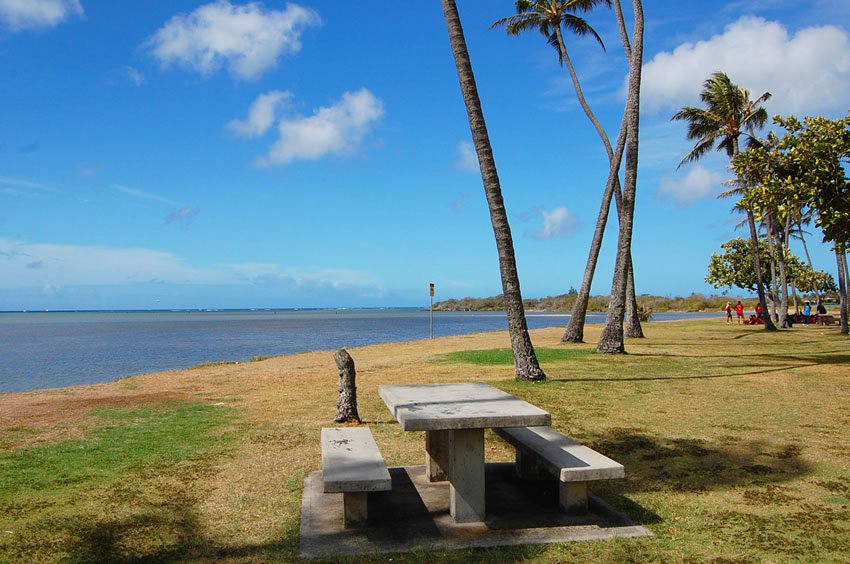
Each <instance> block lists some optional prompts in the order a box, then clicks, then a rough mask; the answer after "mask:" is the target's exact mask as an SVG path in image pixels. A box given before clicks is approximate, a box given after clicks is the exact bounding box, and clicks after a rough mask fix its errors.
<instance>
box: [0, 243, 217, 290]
mask: <svg viewBox="0 0 850 564" xmlns="http://www.w3.org/2000/svg"><path fill="white" fill-rule="evenodd" d="M0 256H3V257H5V258H3V259H2V260H0V272H2V276H0V287H3V288H15V287H23V286H36V287H45V286H48V285H51V286H54V287H59V286H71V285H108V284H130V283H147V282H149V281H151V280H165V281H168V282H172V283H180V284H185V283H224V282H227V281H232V280H233V276H232V275H230V274H228V273H227V272H225V271H215V270H213V269H203V268H193V267H191V266H188V265H187V264H186V263H185V262H184V261H182V260H181V259H179V258H178V257H176V256H175V255H173V254H171V253H167V252H161V251H155V250H151V249H145V248H140V247H129V248H128V247H122V248H118V247H100V246H86V245H67V244H56V243H29V242H24V241H10V240H3V239H0Z"/></svg>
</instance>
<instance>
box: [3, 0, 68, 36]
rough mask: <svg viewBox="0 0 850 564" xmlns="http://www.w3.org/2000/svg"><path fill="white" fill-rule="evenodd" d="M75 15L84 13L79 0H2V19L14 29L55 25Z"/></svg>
mask: <svg viewBox="0 0 850 564" xmlns="http://www.w3.org/2000/svg"><path fill="white" fill-rule="evenodd" d="M74 15H77V16H82V15H83V7H82V6H81V5H80V2H79V0H0V21H2V22H3V24H4V25H6V26H7V27H9V28H11V29H12V30H14V31H21V30H24V29H40V28H48V27H54V26H57V25H59V24H60V23H61V22H62V20H65V19H66V18H69V17H71V16H74Z"/></svg>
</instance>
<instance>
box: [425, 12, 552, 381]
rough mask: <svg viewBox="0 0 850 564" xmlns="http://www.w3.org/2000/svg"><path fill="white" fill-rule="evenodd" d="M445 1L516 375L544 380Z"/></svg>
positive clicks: (480, 115) (470, 80)
mask: <svg viewBox="0 0 850 564" xmlns="http://www.w3.org/2000/svg"><path fill="white" fill-rule="evenodd" d="M442 4H443V14H444V15H445V18H446V27H447V28H448V32H449V41H450V43H451V47H452V55H453V56H454V60H455V67H456V68H457V75H458V79H459V80H460V89H461V92H462V93H463V100H464V103H465V104H466V112H467V116H468V118H469V128H470V130H471V132H472V139H473V142H474V144H475V152H476V153H477V155H478V163H479V167H480V168H481V179H482V181H483V183H484V192H485V194H486V196H487V204H488V206H489V208H490V221H491V223H492V224H493V233H494V235H495V237H496V247H497V248H498V251H499V269H500V272H501V276H502V292H503V294H504V297H505V309H506V310H507V315H508V332H509V333H510V337H511V348H512V349H513V353H514V364H515V368H516V377H517V379H520V380H544V379H545V378H546V374H545V373H544V372H543V369H541V368H540V364H539V363H538V362H537V355H536V354H535V352H534V346H533V345H532V344H531V338H530V337H529V335H528V324H527V322H526V320H525V308H524V307H523V304H522V293H521V291H520V286H519V274H518V273H517V268H516V257H515V255H514V244H513V238H512V236H511V228H510V225H509V224H508V214H507V212H506V211H505V203H504V200H503V198H502V187H501V183H500V182H499V175H498V172H497V171H496V161H495V160H494V159H493V150H492V148H491V147H490V136H489V134H488V133H487V124H486V123H485V121H484V112H483V111H482V109H481V100H480V99H479V97H478V88H477V86H476V85H475V75H474V74H473V72H472V63H471V62H470V60H469V51H468V50H467V48H466V39H465V38H464V36H463V27H461V23H460V15H459V14H458V11H457V5H456V4H455V2H454V0H442Z"/></svg>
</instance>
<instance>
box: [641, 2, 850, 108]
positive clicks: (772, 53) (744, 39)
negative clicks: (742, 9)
mask: <svg viewBox="0 0 850 564" xmlns="http://www.w3.org/2000/svg"><path fill="white" fill-rule="evenodd" d="M718 70H719V71H723V72H725V73H726V74H728V75H729V78H731V79H732V81H733V82H735V83H736V84H738V85H740V86H742V87H745V88H748V89H749V90H750V92H751V95H752V97H753V98H756V97H758V96H760V95H761V94H762V93H763V92H770V93H771V94H772V96H773V97H772V98H771V99H770V101H768V102H767V104H766V105H765V107H766V108H767V110H768V112H769V113H770V114H777V113H779V114H789V113H794V114H799V113H805V114H813V113H816V112H821V111H825V110H837V111H844V110H846V105H847V92H848V91H850V37H849V36H848V34H847V32H846V31H844V30H842V29H841V28H839V27H836V26H831V25H826V26H819V27H808V28H804V29H801V30H799V31H798V32H796V33H795V34H793V35H791V34H789V32H788V30H787V29H786V28H785V27H784V26H783V25H782V24H780V23H778V22H771V21H766V20H764V19H762V18H757V17H743V18H741V19H739V20H738V21H736V22H734V23H732V24H730V25H729V26H727V27H726V29H725V31H724V32H723V33H722V34H720V35H715V36H714V37H711V38H709V39H707V40H704V41H698V42H696V43H684V44H682V45H680V46H678V47H676V48H675V49H674V50H673V51H672V52H661V53H658V54H657V55H656V56H655V57H654V58H653V59H652V60H651V61H650V62H648V63H646V64H645V65H644V68H643V86H642V100H643V105H644V107H645V108H647V109H648V110H651V111H668V110H675V109H678V108H680V107H681V106H685V105H698V104H699V92H700V90H701V88H702V83H703V82H704V81H705V79H706V78H708V76H709V75H710V74H711V73H713V72H715V71H718Z"/></svg>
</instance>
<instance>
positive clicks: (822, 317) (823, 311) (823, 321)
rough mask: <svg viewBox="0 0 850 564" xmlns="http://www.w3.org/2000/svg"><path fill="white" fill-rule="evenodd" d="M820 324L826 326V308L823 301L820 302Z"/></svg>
mask: <svg viewBox="0 0 850 564" xmlns="http://www.w3.org/2000/svg"><path fill="white" fill-rule="evenodd" d="M818 323H820V324H821V325H826V306H825V305H823V302H821V301H818Z"/></svg>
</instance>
